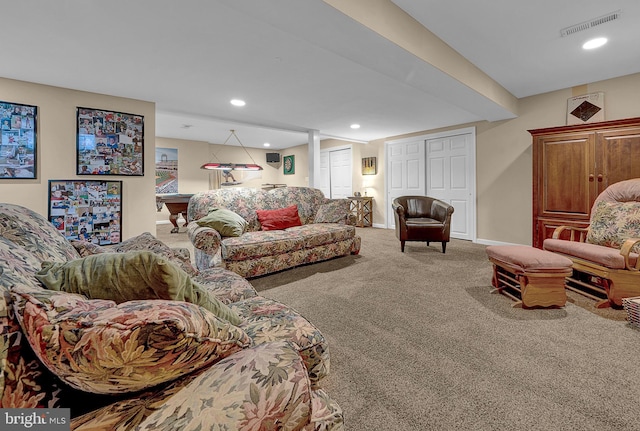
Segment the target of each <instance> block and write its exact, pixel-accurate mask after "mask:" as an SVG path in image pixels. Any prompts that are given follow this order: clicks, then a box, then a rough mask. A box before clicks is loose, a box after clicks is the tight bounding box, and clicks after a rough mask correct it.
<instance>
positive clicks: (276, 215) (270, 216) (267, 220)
mask: <svg viewBox="0 0 640 431" xmlns="http://www.w3.org/2000/svg"><path fill="white" fill-rule="evenodd" d="M256 214H257V215H258V221H259V222H260V224H261V225H262V230H280V229H286V228H288V227H293V226H302V222H301V221H300V216H299V215H298V206H297V205H291V206H289V207H286V208H281V209H277V210H256Z"/></svg>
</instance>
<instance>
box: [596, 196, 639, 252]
mask: <svg viewBox="0 0 640 431" xmlns="http://www.w3.org/2000/svg"><path fill="white" fill-rule="evenodd" d="M638 237H640V202H607V201H600V202H598V204H597V205H596V206H595V208H594V213H593V214H592V216H591V225H590V226H589V232H588V233H587V241H586V242H588V243H591V244H597V245H603V246H605V247H612V248H616V249H618V250H619V249H620V248H621V247H622V244H623V243H624V242H625V241H626V240H627V239H629V238H638ZM634 251H635V252H638V251H639V248H638V246H636V247H634Z"/></svg>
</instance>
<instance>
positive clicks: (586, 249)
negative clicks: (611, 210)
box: [543, 238, 638, 269]
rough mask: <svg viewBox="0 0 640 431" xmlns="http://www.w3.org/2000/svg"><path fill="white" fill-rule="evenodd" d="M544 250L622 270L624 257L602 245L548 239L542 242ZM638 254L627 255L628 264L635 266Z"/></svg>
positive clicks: (617, 251)
mask: <svg viewBox="0 0 640 431" xmlns="http://www.w3.org/2000/svg"><path fill="white" fill-rule="evenodd" d="M543 247H544V249H545V250H548V251H552V252H554V253H561V254H564V255H566V256H572V257H577V258H580V259H584V260H586V261H589V262H595V263H597V264H599V265H601V266H604V267H606V268H610V269H624V268H625V265H624V257H622V255H621V254H620V250H618V249H615V248H611V247H605V246H603V245H596V244H589V243H587V242H577V241H566V240H563V239H553V238H548V239H545V240H544V245H543ZM637 259H638V254H636V253H631V254H630V255H629V263H630V264H631V265H635V264H636V261H637Z"/></svg>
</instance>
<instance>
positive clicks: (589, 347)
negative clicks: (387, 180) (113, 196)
mask: <svg viewBox="0 0 640 431" xmlns="http://www.w3.org/2000/svg"><path fill="white" fill-rule="evenodd" d="M165 227H166V229H165ZM168 231H169V226H168V225H160V226H159V227H158V236H159V238H161V239H163V240H164V241H167V242H171V243H173V244H175V245H181V246H189V243H188V239H187V238H186V234H184V233H182V232H184V229H182V232H181V233H179V234H168ZM358 233H359V234H360V235H361V236H362V250H361V253H360V255H359V256H348V257H344V258H338V259H333V260H331V261H327V262H322V263H317V264H313V265H308V266H304V267H300V268H296V269H293V270H288V271H284V272H281V273H278V274H274V275H269V276H264V277H260V278H257V279H253V280H250V281H251V283H252V284H253V285H254V286H255V288H256V289H257V290H258V291H259V292H260V294H261V295H264V296H266V297H269V298H273V299H275V300H278V301H282V302H284V303H286V304H288V305H290V306H292V307H294V308H295V309H297V310H298V311H299V312H300V313H301V314H303V315H304V316H305V317H307V318H308V319H309V320H310V321H311V322H313V323H314V324H315V325H316V326H318V328H320V329H321V330H322V332H323V333H324V334H325V336H326V337H327V339H328V341H329V345H330V349H331V361H332V363H331V375H330V376H329V377H328V378H327V379H325V381H324V383H323V385H324V387H325V389H326V390H327V391H328V392H329V393H330V395H331V396H332V397H333V398H334V399H336V400H337V401H338V402H339V404H340V405H341V407H342V408H343V410H344V414H345V421H346V425H347V429H348V430H352V431H356V430H363V431H364V430H367V431H369V430H394V431H402V430H527V431H531V430H598V431H602V430H640V419H637V416H638V413H640V408H639V407H638V401H639V400H640V384H639V383H640V371H639V370H638V362H639V360H638V358H640V331H638V330H636V329H635V328H633V327H631V326H630V325H629V324H628V323H627V322H626V321H625V318H626V313H625V312H624V311H622V310H604V311H602V310H596V309H594V308H593V307H592V305H593V302H592V301H590V300H588V299H586V298H583V297H581V296H580V295H576V294H573V293H571V294H570V302H569V303H568V304H567V306H566V307H564V308H561V309H541V310H523V309H517V308H512V307H511V304H512V301H511V300H510V299H508V298H506V297H504V296H502V295H498V294H491V293H490V290H491V286H490V279H491V265H490V264H489V262H488V260H487V258H486V254H485V252H484V248H485V247H484V246H482V245H479V244H473V243H470V242H467V241H458V240H454V241H452V242H451V243H450V244H449V246H448V247H447V253H446V254H442V253H441V251H440V246H439V244H432V245H431V247H427V246H426V244H424V243H422V244H419V243H413V244H412V243H408V244H407V246H406V251H405V253H401V252H400V246H399V243H398V241H397V240H396V239H395V236H394V232H393V231H390V230H384V229H373V228H364V229H362V228H359V229H358Z"/></svg>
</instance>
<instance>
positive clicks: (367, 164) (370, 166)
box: [362, 157, 378, 175]
mask: <svg viewBox="0 0 640 431" xmlns="http://www.w3.org/2000/svg"><path fill="white" fill-rule="evenodd" d="M377 173H378V167H377V163H376V158H375V157H363V158H362V175H375V174H377Z"/></svg>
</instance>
